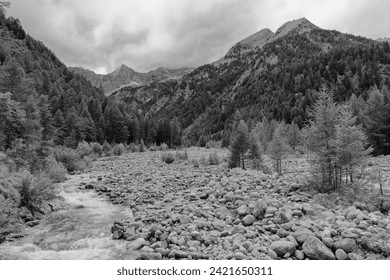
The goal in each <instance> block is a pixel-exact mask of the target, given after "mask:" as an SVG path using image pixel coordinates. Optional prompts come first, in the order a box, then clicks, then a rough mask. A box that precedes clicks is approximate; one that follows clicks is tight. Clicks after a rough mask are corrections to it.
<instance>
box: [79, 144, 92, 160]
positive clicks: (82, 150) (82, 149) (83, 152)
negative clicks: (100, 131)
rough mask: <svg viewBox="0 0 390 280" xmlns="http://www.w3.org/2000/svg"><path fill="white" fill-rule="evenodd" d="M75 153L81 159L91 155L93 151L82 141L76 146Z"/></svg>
mask: <svg viewBox="0 0 390 280" xmlns="http://www.w3.org/2000/svg"><path fill="white" fill-rule="evenodd" d="M76 152H77V154H78V155H79V156H80V157H81V158H83V157H85V156H89V155H91V154H92V153H93V149H92V147H90V146H89V144H88V143H87V142H85V141H83V142H80V143H79V144H78V145H77V148H76Z"/></svg>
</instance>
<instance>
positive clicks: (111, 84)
mask: <svg viewBox="0 0 390 280" xmlns="http://www.w3.org/2000/svg"><path fill="white" fill-rule="evenodd" d="M68 69H69V70H70V71H72V72H73V73H76V74H79V75H81V76H83V77H85V78H86V79H87V80H89V81H90V82H91V83H92V85H93V86H95V87H97V88H99V87H102V88H103V91H104V93H105V95H106V96H109V95H111V94H112V93H113V92H114V91H115V90H118V89H120V88H122V87H124V86H142V85H146V84H149V83H154V82H161V81H165V80H171V79H179V78H181V77H182V76H184V75H186V74H188V73H189V72H191V71H192V70H193V69H192V68H179V69H167V68H164V67H158V68H156V69H154V70H151V71H148V72H145V73H142V72H137V71H135V70H134V69H132V68H131V67H129V66H127V65H125V64H121V65H120V66H119V67H117V68H116V69H115V70H114V71H112V72H111V73H108V74H97V73H95V72H94V71H92V70H89V69H85V68H82V67H68Z"/></svg>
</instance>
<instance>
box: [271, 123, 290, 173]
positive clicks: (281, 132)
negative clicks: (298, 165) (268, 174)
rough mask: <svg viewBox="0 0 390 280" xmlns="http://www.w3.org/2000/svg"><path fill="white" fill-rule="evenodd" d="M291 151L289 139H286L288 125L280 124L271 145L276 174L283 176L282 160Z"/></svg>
mask: <svg viewBox="0 0 390 280" xmlns="http://www.w3.org/2000/svg"><path fill="white" fill-rule="evenodd" d="M289 151H290V146H289V144H288V139H287V137H286V125H285V124H284V123H279V124H278V125H277V127H276V129H275V131H274V134H273V137H272V141H271V143H270V144H269V152H270V155H271V158H272V159H273V160H275V167H276V172H278V174H279V175H281V174H282V160H283V158H284V157H285V156H286V154H287V153H288V152H289Z"/></svg>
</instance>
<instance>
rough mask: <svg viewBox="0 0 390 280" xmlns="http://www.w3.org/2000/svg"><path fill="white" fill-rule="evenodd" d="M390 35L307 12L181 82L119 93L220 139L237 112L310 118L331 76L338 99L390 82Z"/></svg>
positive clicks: (195, 134) (136, 105)
mask: <svg viewBox="0 0 390 280" xmlns="http://www.w3.org/2000/svg"><path fill="white" fill-rule="evenodd" d="M389 73H390V51H389V46H388V44H387V43H379V42H376V41H373V40H369V39H366V38H363V37H358V36H352V35H348V34H342V33H340V32H337V31H329V30H323V29H320V28H318V27H317V26H315V25H314V24H312V23H310V22H309V21H308V20H307V19H304V18H303V19H299V20H295V21H291V22H288V23H286V24H284V25H283V26H281V27H280V28H279V29H278V30H277V31H276V32H275V34H272V32H271V31H269V30H262V31H260V32H258V33H256V34H254V35H252V36H250V37H248V38H246V39H244V40H242V41H241V42H239V43H237V44H236V45H235V46H233V47H232V48H231V49H230V50H229V52H228V53H227V55H226V56H225V57H224V58H222V59H221V60H219V61H218V62H216V63H213V64H209V65H204V66H201V67H199V68H197V69H195V70H194V71H193V72H191V73H190V74H188V75H186V76H185V77H183V78H182V79H180V80H178V81H176V82H174V83H173V82H170V83H155V84H151V85H149V86H144V87H139V88H137V89H131V88H128V87H125V88H123V89H121V90H119V91H117V92H116V93H115V94H114V96H113V97H112V98H115V99H117V100H124V101H125V102H126V103H127V104H129V105H130V106H131V107H132V108H133V109H134V110H137V111H140V112H143V113H144V114H147V115H150V116H155V117H168V118H171V117H173V116H177V117H179V119H180V120H181V122H182V126H183V127H184V128H185V134H186V136H187V137H188V138H189V139H190V140H191V141H193V142H196V141H197V139H198V138H199V136H200V135H209V137H211V138H213V139H215V140H218V139H221V137H222V135H223V132H224V131H227V130H229V129H230V127H231V125H232V122H233V116H234V115H235V114H236V115H237V114H238V115H239V116H240V117H242V118H243V119H245V120H246V121H248V122H250V123H255V122H256V121H257V120H261V119H262V118H263V117H267V118H268V119H277V120H283V119H284V120H285V121H287V122H292V121H295V122H296V123H298V124H299V126H301V127H302V126H303V124H304V122H305V120H306V118H307V110H308V109H309V108H310V107H311V105H312V104H313V101H314V99H315V91H316V90H318V89H319V88H320V86H321V85H323V84H326V85H327V86H328V87H329V88H332V89H333V90H334V92H335V95H336V100H337V101H340V100H345V99H346V98H348V97H350V96H351V95H352V93H354V94H356V95H357V96H360V95H362V96H363V97H366V96H367V92H368V90H369V89H370V88H371V87H373V86H378V87H380V86H381V85H382V84H387V85H388V84H389V77H390V75H389Z"/></svg>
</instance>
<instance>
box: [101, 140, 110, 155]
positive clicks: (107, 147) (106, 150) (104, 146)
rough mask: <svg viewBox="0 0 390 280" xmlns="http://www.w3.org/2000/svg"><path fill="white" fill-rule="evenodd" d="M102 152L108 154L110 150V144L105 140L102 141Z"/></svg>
mask: <svg viewBox="0 0 390 280" xmlns="http://www.w3.org/2000/svg"><path fill="white" fill-rule="evenodd" d="M102 148H103V152H104V153H105V154H109V153H110V151H111V148H112V147H111V145H110V144H109V143H108V142H107V141H105V142H104V143H103V147H102Z"/></svg>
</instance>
